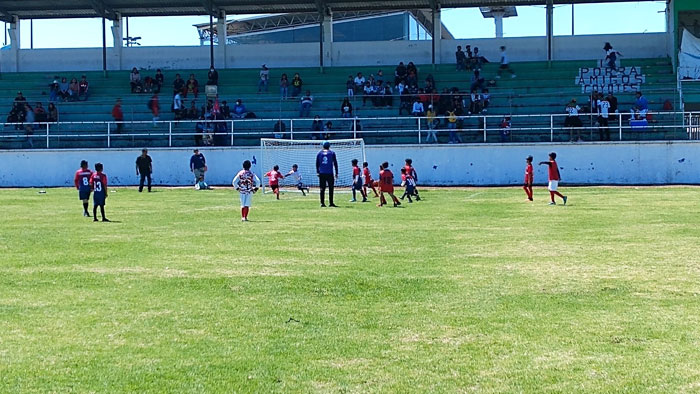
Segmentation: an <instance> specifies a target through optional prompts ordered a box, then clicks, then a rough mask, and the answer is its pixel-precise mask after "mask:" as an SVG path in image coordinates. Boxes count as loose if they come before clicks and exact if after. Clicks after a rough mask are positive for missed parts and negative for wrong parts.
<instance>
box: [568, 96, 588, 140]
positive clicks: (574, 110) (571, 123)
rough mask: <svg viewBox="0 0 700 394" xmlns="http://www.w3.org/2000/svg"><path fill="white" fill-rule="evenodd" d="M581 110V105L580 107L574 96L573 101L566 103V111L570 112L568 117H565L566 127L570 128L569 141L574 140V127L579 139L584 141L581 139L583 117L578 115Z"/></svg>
mask: <svg viewBox="0 0 700 394" xmlns="http://www.w3.org/2000/svg"><path fill="white" fill-rule="evenodd" d="M580 110H581V107H579V106H578V105H577V104H576V99H575V98H572V99H571V101H570V102H569V103H568V104H567V105H566V112H567V113H568V115H567V117H566V119H564V127H567V128H569V142H574V129H575V130H576V134H577V136H578V139H577V141H579V142H580V141H582V139H581V127H583V123H581V119H579V117H578V113H579V111H580Z"/></svg>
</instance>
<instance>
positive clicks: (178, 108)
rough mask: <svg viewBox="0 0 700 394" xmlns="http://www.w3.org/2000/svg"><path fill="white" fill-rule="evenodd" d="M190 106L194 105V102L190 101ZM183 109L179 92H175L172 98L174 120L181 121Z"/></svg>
mask: <svg viewBox="0 0 700 394" xmlns="http://www.w3.org/2000/svg"><path fill="white" fill-rule="evenodd" d="M192 105H194V100H193V101H192ZM184 109H185V108H184V107H183V105H182V97H181V96H180V92H177V93H175V96H174V97H173V113H174V114H175V120H182V112H183V110H184Z"/></svg>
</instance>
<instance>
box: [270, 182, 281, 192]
mask: <svg viewBox="0 0 700 394" xmlns="http://www.w3.org/2000/svg"><path fill="white" fill-rule="evenodd" d="M279 187H280V185H279V183H278V184H275V185H270V189H272V191H273V192H274V191H275V190H277V189H279Z"/></svg>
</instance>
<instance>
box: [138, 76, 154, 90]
mask: <svg viewBox="0 0 700 394" xmlns="http://www.w3.org/2000/svg"><path fill="white" fill-rule="evenodd" d="M154 89H155V81H154V80H153V78H152V77H151V76H150V75H148V76H146V78H144V79H143V89H142V90H141V92H142V93H153V90H154Z"/></svg>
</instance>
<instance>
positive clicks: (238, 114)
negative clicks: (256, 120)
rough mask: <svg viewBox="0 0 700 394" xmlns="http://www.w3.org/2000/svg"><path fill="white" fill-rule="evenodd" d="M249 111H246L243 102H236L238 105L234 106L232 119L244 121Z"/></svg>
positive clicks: (239, 100)
mask: <svg viewBox="0 0 700 394" xmlns="http://www.w3.org/2000/svg"><path fill="white" fill-rule="evenodd" d="M246 113H248V111H247V110H246V107H245V105H244V104H243V100H241V99H238V100H236V104H235V105H234V106H233V111H231V117H232V118H234V119H243V118H245V116H246Z"/></svg>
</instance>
